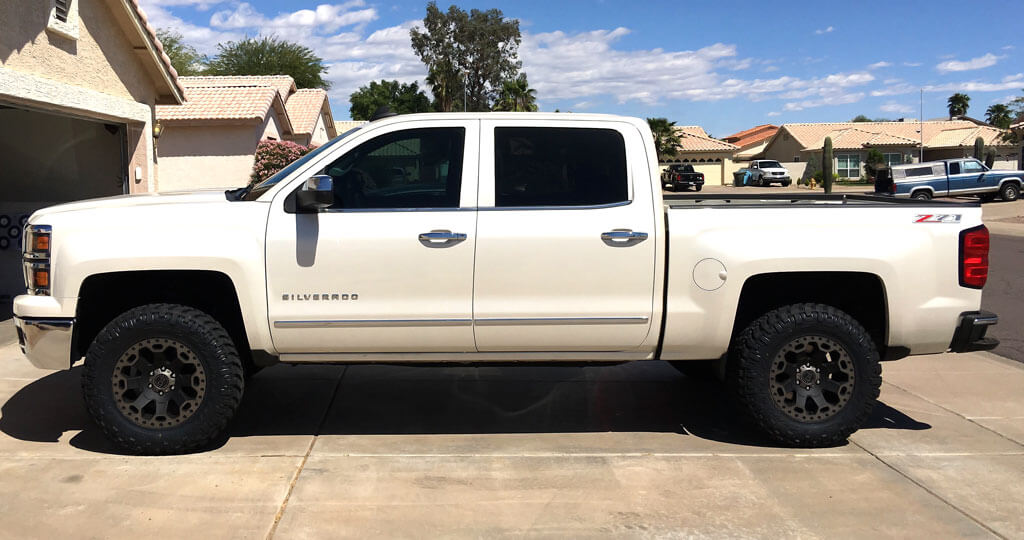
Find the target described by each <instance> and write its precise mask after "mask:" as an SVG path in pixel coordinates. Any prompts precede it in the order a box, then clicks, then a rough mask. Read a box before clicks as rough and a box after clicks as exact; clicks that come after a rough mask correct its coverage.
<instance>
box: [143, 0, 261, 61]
mask: <svg viewBox="0 0 1024 540" xmlns="http://www.w3.org/2000/svg"><path fill="white" fill-rule="evenodd" d="M144 12H145V13H146V18H147V19H148V20H149V23H150V25H152V26H153V28H162V29H167V30H172V31H174V32H177V33H179V34H181V37H182V39H183V40H184V41H185V43H188V44H189V45H192V46H193V47H195V48H196V49H197V50H198V51H199V52H200V53H203V54H213V53H215V52H217V44H218V43H224V42H226V41H235V40H239V39H242V38H243V37H245V35H244V34H243V33H241V32H236V31H220V30H214V29H212V28H208V27H205V26H197V25H194V24H192V23H188V22H185V21H184V20H182V19H180V18H178V17H175V16H174V15H172V14H171V13H170V12H169V11H167V10H166V9H164V8H163V7H161V6H160V5H156V4H152V3H148V2H147V3H146V6H145V9H144Z"/></svg>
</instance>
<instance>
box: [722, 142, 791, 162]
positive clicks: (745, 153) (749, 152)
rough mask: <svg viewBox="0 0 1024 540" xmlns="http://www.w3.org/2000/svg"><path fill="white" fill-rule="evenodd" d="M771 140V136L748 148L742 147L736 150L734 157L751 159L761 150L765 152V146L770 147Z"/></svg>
mask: <svg viewBox="0 0 1024 540" xmlns="http://www.w3.org/2000/svg"><path fill="white" fill-rule="evenodd" d="M770 140H771V137H769V138H767V139H765V140H763V141H761V142H759V143H757V144H755V145H752V146H748V147H747V148H742V149H740V151H738V152H736V154H735V155H734V156H733V157H734V158H735V159H737V160H751V159H754V158H755V157H757V156H758V155H759V154H760V153H761V152H764V150H765V148H767V147H768V141H770ZM790 159H792V156H791V157H790Z"/></svg>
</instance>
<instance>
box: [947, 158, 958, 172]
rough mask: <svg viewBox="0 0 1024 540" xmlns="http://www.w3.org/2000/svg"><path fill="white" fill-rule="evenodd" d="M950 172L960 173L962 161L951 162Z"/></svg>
mask: <svg viewBox="0 0 1024 540" xmlns="http://www.w3.org/2000/svg"><path fill="white" fill-rule="evenodd" d="M949 174H960V162H957V161H954V162H953V163H950V164H949Z"/></svg>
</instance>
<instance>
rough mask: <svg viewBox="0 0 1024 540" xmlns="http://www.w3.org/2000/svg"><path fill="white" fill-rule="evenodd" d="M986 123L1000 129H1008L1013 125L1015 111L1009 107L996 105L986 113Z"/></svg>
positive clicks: (1000, 104) (1001, 104)
mask: <svg viewBox="0 0 1024 540" xmlns="http://www.w3.org/2000/svg"><path fill="white" fill-rule="evenodd" d="M985 121H986V122H988V123H989V124H992V125H993V126H996V127H998V128H1003V129H1006V128H1008V127H1010V124H1012V123H1013V111H1011V110H1010V107H1009V105H1006V104H1003V103H996V104H995V105H992V106H990V107H989V108H988V110H986V111H985Z"/></svg>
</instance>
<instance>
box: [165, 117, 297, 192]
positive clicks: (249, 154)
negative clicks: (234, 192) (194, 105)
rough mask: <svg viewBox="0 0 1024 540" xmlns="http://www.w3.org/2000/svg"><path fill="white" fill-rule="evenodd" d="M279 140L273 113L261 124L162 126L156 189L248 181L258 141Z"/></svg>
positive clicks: (238, 184) (222, 185) (221, 185)
mask: <svg viewBox="0 0 1024 540" xmlns="http://www.w3.org/2000/svg"><path fill="white" fill-rule="evenodd" d="M268 138H274V139H277V140H281V130H280V126H279V125H278V123H277V118H276V116H275V115H274V114H272V113H271V114H270V115H268V117H267V118H266V119H264V121H263V122H262V123H261V124H254V123H249V124H224V125H209V124H207V125H180V124H169V125H166V126H165V127H164V132H163V134H162V135H161V137H160V139H159V142H158V146H157V151H158V153H159V155H160V184H159V186H158V188H159V191H191V190H196V189H215V188H224V189H228V188H236V187H242V186H245V185H247V184H248V183H249V178H250V175H251V174H252V165H253V162H254V161H255V154H256V145H257V144H259V142H260V140H263V139H268Z"/></svg>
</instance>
